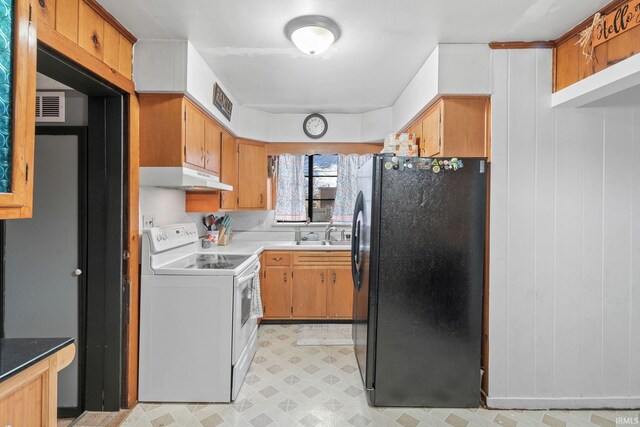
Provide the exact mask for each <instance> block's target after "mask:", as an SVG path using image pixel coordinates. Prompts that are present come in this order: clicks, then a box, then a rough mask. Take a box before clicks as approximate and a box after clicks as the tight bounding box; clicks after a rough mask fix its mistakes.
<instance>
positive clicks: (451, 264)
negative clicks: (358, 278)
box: [372, 157, 486, 407]
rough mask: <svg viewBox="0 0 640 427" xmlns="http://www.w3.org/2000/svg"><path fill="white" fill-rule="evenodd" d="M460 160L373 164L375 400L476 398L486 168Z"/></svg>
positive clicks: (474, 401) (473, 402)
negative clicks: (454, 165) (376, 178)
mask: <svg viewBox="0 0 640 427" xmlns="http://www.w3.org/2000/svg"><path fill="white" fill-rule="evenodd" d="M389 160H390V157H387V158H384V159H383V160H382V161H383V162H388V161H389ZM462 160H463V161H464V167H463V168H458V169H457V170H453V169H445V168H444V167H443V168H438V169H439V170H438V169H436V170H438V172H437V173H436V172H434V171H433V168H428V167H427V165H426V163H425V159H416V158H413V159H410V158H402V157H400V158H397V159H396V162H397V163H398V164H399V165H400V167H398V168H393V167H390V168H386V167H385V168H381V169H380V170H381V179H380V181H381V190H380V191H381V193H380V194H381V195H380V203H379V209H380V215H379V218H380V220H379V228H378V229H379V230H380V236H379V245H377V247H378V249H379V252H378V254H377V256H376V258H377V260H378V265H377V273H376V274H377V280H376V282H377V284H378V285H377V286H378V288H377V304H376V305H377V312H376V315H377V322H376V328H377V329H376V335H377V336H376V349H375V364H376V369H375V379H374V384H375V400H374V402H373V403H374V404H375V405H378V406H432V407H477V405H478V403H479V400H480V344H481V325H482V285H483V272H484V237H485V236H484V214H485V196H486V174H485V172H484V166H485V163H484V160H481V159H462ZM431 161H433V160H431ZM438 161H439V159H438ZM421 162H422V163H421ZM409 165H411V166H409ZM373 246H374V245H372V250H375V248H374V247H373Z"/></svg>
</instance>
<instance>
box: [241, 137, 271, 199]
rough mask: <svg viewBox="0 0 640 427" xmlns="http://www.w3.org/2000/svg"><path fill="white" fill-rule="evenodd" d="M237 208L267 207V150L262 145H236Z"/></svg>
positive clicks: (242, 143)
mask: <svg viewBox="0 0 640 427" xmlns="http://www.w3.org/2000/svg"><path fill="white" fill-rule="evenodd" d="M238 145H239V151H238V208H239V209H265V207H266V206H267V149H266V147H265V146H264V145H253V144H248V143H244V142H240V143H238Z"/></svg>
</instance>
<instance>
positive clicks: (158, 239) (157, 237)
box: [156, 234, 162, 242]
mask: <svg viewBox="0 0 640 427" xmlns="http://www.w3.org/2000/svg"><path fill="white" fill-rule="evenodd" d="M156 240H157V241H158V242H159V241H161V240H162V236H161V235H159V234H158V235H157V236H156Z"/></svg>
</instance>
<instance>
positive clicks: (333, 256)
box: [293, 251, 351, 267]
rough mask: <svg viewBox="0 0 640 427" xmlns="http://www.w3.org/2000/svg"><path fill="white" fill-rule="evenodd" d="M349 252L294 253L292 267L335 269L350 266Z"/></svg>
mask: <svg viewBox="0 0 640 427" xmlns="http://www.w3.org/2000/svg"><path fill="white" fill-rule="evenodd" d="M350 255H351V253H350V252H349V251H296V252H294V255H293V265H310V266H316V267H323V266H327V267H336V266H343V265H351V256H350Z"/></svg>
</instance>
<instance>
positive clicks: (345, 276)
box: [327, 267, 353, 319]
mask: <svg viewBox="0 0 640 427" xmlns="http://www.w3.org/2000/svg"><path fill="white" fill-rule="evenodd" d="M327 299H328V304H327V311H328V313H329V317H330V318H332V319H351V318H352V316H353V279H352V277H351V268H350V267H342V268H334V269H330V270H329V288H328V295H327Z"/></svg>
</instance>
